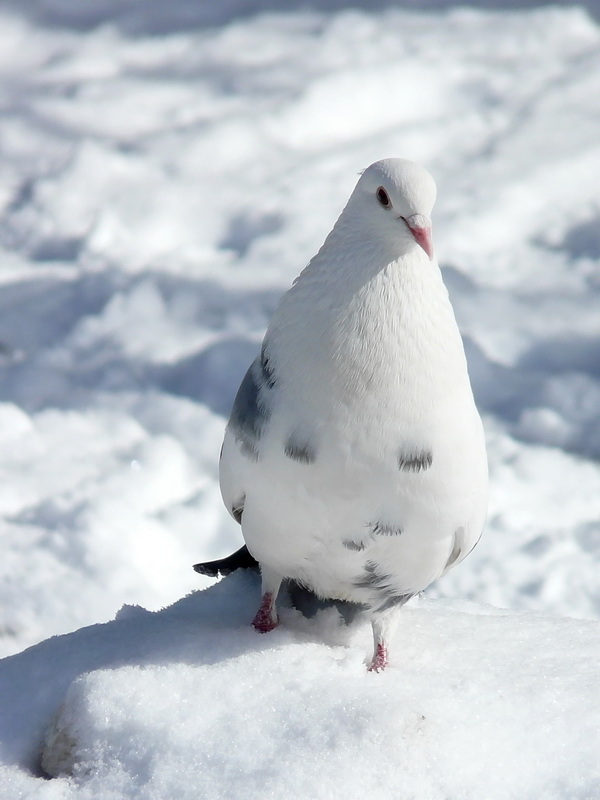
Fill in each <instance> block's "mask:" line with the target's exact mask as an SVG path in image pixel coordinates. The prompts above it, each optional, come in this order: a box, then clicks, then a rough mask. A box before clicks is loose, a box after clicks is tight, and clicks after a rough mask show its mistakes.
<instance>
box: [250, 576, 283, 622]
mask: <svg viewBox="0 0 600 800" xmlns="http://www.w3.org/2000/svg"><path fill="white" fill-rule="evenodd" d="M260 574H261V581H262V599H261V601H260V606H259V608H258V611H257V612H256V616H255V617H254V619H253V620H252V625H253V626H254V628H256V630H257V631H258V632H259V633H268V632H269V631H272V630H273V628H276V627H277V624H278V622H279V620H278V619H277V608H276V607H275V601H276V600H277V595H278V594H279V587H280V586H281V581H282V577H281V575H279V574H278V573H276V572H273V570H271V569H269V568H268V567H265V566H263V565H262V564H261V567H260Z"/></svg>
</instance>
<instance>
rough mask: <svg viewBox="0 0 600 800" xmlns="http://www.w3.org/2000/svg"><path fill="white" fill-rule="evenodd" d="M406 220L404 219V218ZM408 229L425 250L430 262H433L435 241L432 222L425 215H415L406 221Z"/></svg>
mask: <svg viewBox="0 0 600 800" xmlns="http://www.w3.org/2000/svg"><path fill="white" fill-rule="evenodd" d="M403 219H404V217H403ZM404 222H405V223H406V227H407V228H408V230H409V231H410V232H411V233H412V235H413V237H414V239H415V242H416V243H417V244H418V245H419V246H420V247H422V248H423V250H425V252H426V253H427V255H428V256H429V260H430V261H432V260H433V239H432V236H431V220H430V219H429V217H426V216H425V215H424V214H413V215H412V217H407V218H406V219H404Z"/></svg>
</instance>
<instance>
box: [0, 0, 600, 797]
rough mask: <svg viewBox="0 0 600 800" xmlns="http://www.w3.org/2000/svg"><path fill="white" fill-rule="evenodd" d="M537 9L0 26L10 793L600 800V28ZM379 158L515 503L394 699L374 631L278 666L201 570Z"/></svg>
mask: <svg viewBox="0 0 600 800" xmlns="http://www.w3.org/2000/svg"><path fill="white" fill-rule="evenodd" d="M510 5H511V6H512V7H511V8H507V7H506V6H504V5H503V4H498V3H493V2H483V1H482V2H478V3H472V4H470V5H467V4H463V5H462V6H458V5H456V6H455V5H454V4H453V3H451V2H446V0H443V2H442V0H440V2H433V0H431V2H427V3H422V4H415V3H386V2H381V3H377V4H372V3H368V2H366V0H365V2H363V3H355V4H354V5H353V6H352V7H347V6H346V4H345V3H343V2H342V1H341V0H321V1H320V2H316V1H315V2H314V3H312V5H309V4H300V3H289V4H286V7H285V9H283V10H282V7H281V6H280V5H279V4H277V3H273V2H270V0H227V2H222V3H219V4H202V3H193V2H192V0H174V2H172V3H169V4H166V5H165V4H164V3H161V2H158V0H132V2H128V3H126V4H125V3H119V2H116V1H115V0H94V2H93V3H80V2H78V1H77V0H30V1H29V2H28V3H27V4H24V3H22V2H19V0H4V1H3V2H2V3H0V42H1V46H0V108H1V110H2V113H1V115H0V481H1V485H2V492H0V535H1V537H2V543H3V558H2V562H1V564H0V655H2V656H5V658H3V660H2V661H0V691H1V692H2V698H3V699H2V701H1V703H0V708H2V713H1V715H0V753H1V755H0V763H1V765H2V766H1V767H0V774H1V777H2V780H1V781H0V797H7V798H8V797H10V798H11V799H12V798H16V797H33V796H35V797H36V798H37V797H40V798H46V797H48V798H53V799H55V800H67V799H68V798H71V797H77V798H79V797H81V798H85V797H102V798H103V799H104V798H107V799H108V800H110V799H111V798H115V799H116V798H119V799H121V798H133V797H139V796H143V797H148V798H153V797H157V798H159V797H160V798H165V797H171V796H172V797H181V798H186V797H188V796H190V797H191V796H194V797H198V796H200V797H207V798H213V797H214V798H218V797H235V796H238V795H239V794H240V793H241V792H243V793H244V794H245V795H247V796H249V797H256V798H262V797H265V798H266V797H273V796H281V795H284V796H285V795H286V794H291V793H292V792H293V793H294V794H296V795H298V796H300V797H303V796H304V797H310V798H318V797H328V798H329V797H338V796H339V797H342V796H344V797H348V798H353V797H358V796H361V797H364V796H367V797H368V796H374V795H376V794H378V793H379V794H380V795H381V796H388V797H415V798H419V799H421V798H427V800H429V798H437V797H440V798H448V797H453V798H454V797H456V798H459V797H460V798H475V797H477V798H481V797H486V798H488V797H489V798H494V799H495V798H498V799H500V798H522V797H544V798H553V797H556V798H565V797H569V798H581V799H583V798H592V797H597V796H600V779H599V778H598V770H597V764H596V762H597V752H598V749H599V745H600V720H599V719H598V711H597V708H598V701H597V688H596V684H597V680H595V669H596V666H595V665H596V664H597V661H598V655H599V652H600V651H599V641H598V640H599V637H600V627H599V626H600V622H599V620H600V588H599V586H598V578H597V576H598V568H599V561H600V492H599V491H598V487H599V485H600V484H599V481H600V467H599V464H598V459H599V458H600V433H599V431H600V360H599V356H598V353H599V344H600V315H599V314H598V301H599V298H600V271H599V260H600V238H599V235H598V230H599V223H600V192H599V189H598V164H599V163H600V144H599V143H600V118H599V117H598V114H597V102H594V101H595V98H597V97H599V96H600V69H599V66H600V31H599V29H598V18H599V15H600V6H598V4H597V3H596V2H592V0H590V1H589V2H588V3H587V5H586V7H585V8H584V7H583V6H581V7H580V6H577V5H576V4H566V5H563V6H557V5H553V6H550V5H543V4H541V3H537V2H535V3H532V2H523V4H522V7H521V8H519V7H518V5H517V4H516V3H514V4H510ZM418 6H420V7H421V9H426V11H423V10H419V8H418ZM387 156H401V157H406V158H411V159H414V160H416V161H419V162H421V163H423V164H424V166H426V167H427V168H428V169H429V170H430V171H431V172H432V174H433V175H434V176H435V178H436V181H437V184H438V202H437V205H436V209H435V216H434V237H435V246H436V253H437V254H438V255H439V257H440V259H441V263H442V266H443V268H444V274H445V280H446V283H447V285H448V287H449V291H450V294H451V297H452V300H453V303H454V306H455V309H456V312H457V317H458V320H459V324H460V327H461V331H462V332H463V335H464V338H465V343H466V349H467V355H468V359H469V365H470V371H471V375H472V380H473V385H474V389H475V393H476V396H477V400H478V403H479V406H480V408H481V410H482V412H483V415H484V423H485V428H486V437H487V442H488V449H489V457H490V471H491V487H492V497H491V503H490V513H489V520H488V525H487V529H486V532H485V535H484V537H483V539H482V541H481V542H480V544H479V545H478V547H477V548H476V550H475V551H474V552H473V554H472V555H470V556H469V558H468V559H467V560H466V561H464V562H463V563H462V564H461V565H460V566H459V567H458V568H457V569H456V570H454V571H451V572H450V573H449V574H448V575H447V576H446V577H445V578H444V579H443V580H441V581H440V582H439V584H438V585H436V586H434V587H432V589H431V590H429V591H428V592H427V593H426V595H425V597H422V598H418V599H416V600H415V601H413V603H412V604H410V605H409V606H408V607H407V608H406V610H405V611H406V613H405V614H404V616H403V620H402V622H401V624H400V626H399V629H398V632H397V635H396V640H395V642H394V648H393V650H392V663H391V666H390V669H389V671H388V672H387V673H383V674H382V675H368V674H367V673H366V671H365V669H364V663H363V660H364V657H365V654H366V652H367V651H368V649H369V644H370V643H369V637H370V633H369V629H368V625H366V624H364V623H363V622H361V621H357V622H354V623H352V624H350V625H349V626H345V625H343V624H342V623H341V621H340V618H339V616H338V615H337V612H336V611H334V610H333V609H329V610H327V611H323V612H320V613H319V614H317V615H316V616H315V617H313V618H311V619H308V620H307V619H304V618H303V617H302V616H301V615H300V614H299V613H298V612H297V611H295V610H294V609H292V608H287V609H285V610H284V615H283V617H284V618H283V625H282V627H281V628H280V629H279V630H278V631H276V632H274V633H272V634H269V635H268V636H265V637H259V636H258V635H257V634H255V633H254V632H253V631H252V630H251V629H249V627H248V623H249V621H250V619H251V618H252V616H253V613H254V611H255V610H256V608H255V607H256V605H257V601H258V586H257V582H256V578H255V576H252V575H249V574H248V575H233V576H231V577H230V578H228V579H227V580H224V581H222V582H221V583H218V584H215V585H211V581H209V580H208V579H206V578H201V577H200V576H198V575H196V574H195V573H194V572H193V571H192V570H191V565H192V564H193V563H195V562H196V561H199V560H201V559H210V558H216V557H218V556H221V555H225V554H227V553H229V552H231V550H232V549H233V548H235V547H236V546H238V544H239V542H240V533H239V529H238V527H237V525H236V524H235V523H234V522H233V521H232V520H230V518H229V517H228V515H227V513H226V511H225V509H224V508H223V507H222V504H221V499H220V495H219V490H218V486H217V461H218V453H219V448H220V445H221V440H222V434H223V429H224V424H225V418H226V415H227V413H228V410H229V407H230V404H231V401H232V399H233V396H234V393H235V390H236V388H237V384H238V382H239V380H240V378H241V376H242V375H243V373H244V371H245V369H246V367H247V365H248V363H249V362H250V360H251V359H252V357H253V356H254V354H255V353H256V351H257V349H258V346H259V342H260V339H261V336H262V333H263V331H264V329H265V326H266V324H267V320H268V319H269V316H270V313H271V311H272V309H273V307H274V305H275V303H276V301H277V298H278V297H279V295H280V294H281V292H282V291H284V290H285V289H286V288H287V286H289V284H290V282H291V280H292V279H293V278H294V277H295V275H296V274H297V273H298V272H299V271H300V269H301V268H302V267H303V266H304V264H305V263H306V262H307V260H308V259H309V258H310V257H311V256H312V255H313V254H314V252H315V251H316V249H317V248H318V247H319V246H320V244H321V242H322V240H323V237H324V236H325V234H326V233H327V232H328V230H329V229H330V227H331V225H332V223H333V221H334V220H335V218H336V216H337V214H338V213H339V211H340V210H341V208H342V206H343V204H344V203H345V201H346V199H347V197H348V195H349V193H350V191H351V190H352V188H353V186H354V184H355V182H356V176H357V173H358V172H359V171H360V169H362V168H364V167H365V166H366V165H368V164H369V163H371V162H372V161H375V160H377V159H379V158H383V157H387ZM198 589H201V590H204V591H200V592H198V591H195V590H198ZM190 593H191V594H190ZM186 595H187V596H186ZM181 598H183V599H181ZM489 604H491V605H492V606H494V607H495V608H492V607H491V606H490V605H489ZM500 609H504V610H500ZM552 615H554V616H552ZM85 626H90V627H85ZM49 637H58V638H49ZM27 648H29V649H27ZM59 709H60V711H59ZM57 713H58V716H56V714H57ZM53 720H54V722H53ZM48 731H50V733H48ZM52 732H54V734H57V736H55V737H54V739H53V738H52ZM47 735H48V737H49V738H48V743H47V744H46V745H44V744H43V742H44V737H45V736H47ZM53 741H54V744H52V742H53ZM56 742H58V745H56ZM42 750H43V751H44V764H45V769H46V771H47V772H49V773H50V772H52V773H56V774H59V775H60V777H57V778H55V779H53V780H45V779H44V778H43V777H41V774H42V773H41V758H42V755H41V754H42ZM71 772H73V775H72V776H71V775H70V774H69V773H71Z"/></svg>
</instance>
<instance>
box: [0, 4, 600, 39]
mask: <svg viewBox="0 0 600 800" xmlns="http://www.w3.org/2000/svg"><path fill="white" fill-rule="evenodd" d="M546 5H550V3H549V2H547V0H362V2H361V0H353V1H352V0H287V2H286V3H285V4H282V3H281V0H220V2H218V3H203V2H198V0H171V2H169V3H165V2H164V0H132V1H131V2H128V3H123V2H122V0H96V2H94V3H82V2H81V0H62V2H60V3H57V2H56V1H55V0H28V2H27V3H23V1H22V0H3V1H2V2H1V3H0V7H3V8H7V9H10V10H11V11H12V12H13V13H15V14H19V15H23V16H27V17H28V18H29V19H31V21H32V22H34V23H35V24H36V25H38V26H41V27H62V28H70V29H73V30H81V31H84V30H90V29H92V28H95V27H97V26H100V25H105V24H112V25H116V26H117V27H119V28H120V29H121V30H122V31H123V32H124V33H126V34H129V35H133V36H140V35H163V34H168V33H174V32H178V31H186V30H189V29H190V28H193V27H196V28H200V27H216V26H220V25H226V24H228V23H229V22H232V21H234V20H237V19H243V18H245V17H250V16H252V15H254V14H257V13H262V12H278V13H282V12H299V11H305V12H308V11H317V12H325V13H329V12H336V11H343V10H350V9H358V10H365V11H381V10H385V9H389V8H403V9H408V10H413V11H425V12H428V11H431V12H435V11H443V10H447V9H451V8H455V7H464V6H468V7H471V8H477V9H484V10H491V11H509V10H515V9H531V8H539V7H542V6H546ZM552 5H555V6H556V5H558V6H561V5H562V6H572V5H573V3H572V2H569V0H562V1H561V0H559V1H558V2H555V3H553V4H552ZM578 5H580V6H582V7H583V8H586V9H587V10H588V11H589V13H590V14H591V15H592V16H594V17H596V18H597V17H600V0H580V2H578Z"/></svg>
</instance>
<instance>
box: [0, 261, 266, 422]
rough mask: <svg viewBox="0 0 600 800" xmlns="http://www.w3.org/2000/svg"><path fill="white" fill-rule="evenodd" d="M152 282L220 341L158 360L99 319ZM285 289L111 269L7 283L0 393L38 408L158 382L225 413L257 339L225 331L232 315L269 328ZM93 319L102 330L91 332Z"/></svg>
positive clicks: (175, 310)
mask: <svg viewBox="0 0 600 800" xmlns="http://www.w3.org/2000/svg"><path fill="white" fill-rule="evenodd" d="M144 286H150V287H151V289H152V296H153V297H156V298H159V302H160V303H162V305H163V307H164V313H165V315H166V316H167V317H168V318H169V319H172V321H173V322H174V323H175V324H177V323H178V322H179V323H180V324H181V325H182V327H195V328H200V329H202V330H205V331H208V332H211V333H214V335H215V340H214V341H213V342H211V344H209V345H207V346H206V347H204V348H201V349H200V350H198V351H196V352H195V353H192V354H191V355H186V356H185V357H183V358H181V359H179V360H174V361H173V362H171V363H169V364H160V363H155V362H154V361H153V360H152V354H151V353H150V354H148V356H147V357H142V356H133V355H132V354H131V353H130V352H127V348H126V347H124V343H123V341H122V337H120V336H119V331H118V330H116V329H114V326H113V327H111V325H110V324H108V325H100V327H99V328H98V325H97V320H98V319H99V318H100V317H101V316H102V314H103V313H104V312H105V310H106V309H107V306H108V304H109V303H110V302H111V301H114V299H115V298H121V299H123V300H124V301H125V302H127V298H128V297H130V296H134V295H135V293H136V292H137V291H138V289H139V288H140V287H142V288H143V287H144ZM280 294H281V292H280V291H278V290H272V289H262V290H247V291H246V290H229V289H226V288H224V287H223V286H221V285H219V284H217V283H214V282H211V281H206V280H199V281H193V280H189V279H186V278H182V277H179V276H170V275H165V274H160V273H151V272H146V273H144V274H143V275H141V276H127V275H124V274H123V273H120V272H118V271H113V270H105V271H103V272H98V273H91V274H88V273H75V272H74V273H73V276H72V277H71V278H70V279H67V278H56V277H55V278H53V277H48V278H42V279H40V280H37V281H30V280H26V281H23V282H15V283H11V284H7V285H5V286H1V287H0V399H1V400H3V401H5V402H7V401H8V402H13V403H16V404H17V405H19V406H20V407H21V408H23V410H25V411H26V412H28V413H34V412H36V411H39V410H41V409H43V408H46V407H49V406H51V407H55V408H85V407H86V406H87V405H88V404H89V403H90V402H93V399H94V397H95V396H96V395H97V393H98V392H108V393H118V392H152V391H158V392H166V393H168V394H174V395H178V396H182V397H187V398H190V399H192V400H194V401H196V402H198V403H203V404H204V405H206V406H208V407H209V408H211V410H213V411H214V412H215V413H218V414H222V415H223V416H227V415H228V413H229V410H230V408H231V404H232V402H233V398H234V396H235V392H236V391H237V387H238V385H239V382H240V380H241V378H242V377H243V374H244V372H245V371H246V369H247V368H248V365H249V364H250V362H251V361H252V359H253V358H254V356H255V354H256V351H257V350H258V347H259V345H258V344H257V343H256V341H252V339H250V338H245V337H244V336H242V335H237V336H235V335H233V336H232V335H227V334H225V333H224V332H225V331H227V330H229V329H230V328H231V327H232V319H234V318H235V325H234V327H239V328H241V329H242V330H247V329H249V330H252V329H258V330H261V329H263V328H265V327H266V325H267V321H268V319H269V317H270V316H271V314H272V311H273V309H274V307H275V304H276V302H277V300H278V298H279V296H280ZM182 298H183V299H184V300H185V303H182ZM182 305H184V306H185V311H184V312H181V307H182ZM182 313H183V314H184V317H181V314H182ZM178 315H179V317H178ZM142 316H143V315H142ZM142 322H143V319H142ZM90 323H93V325H92V327H93V328H94V331H96V330H97V331H98V332H97V333H93V334H92V335H90V334H89V325H90ZM114 325H118V321H117V322H116V323H114ZM86 331H87V332H86Z"/></svg>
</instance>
